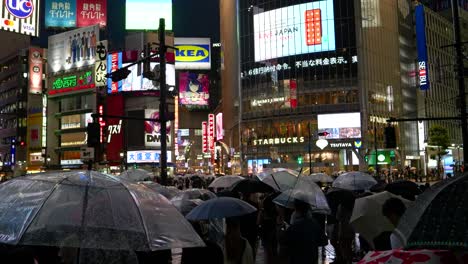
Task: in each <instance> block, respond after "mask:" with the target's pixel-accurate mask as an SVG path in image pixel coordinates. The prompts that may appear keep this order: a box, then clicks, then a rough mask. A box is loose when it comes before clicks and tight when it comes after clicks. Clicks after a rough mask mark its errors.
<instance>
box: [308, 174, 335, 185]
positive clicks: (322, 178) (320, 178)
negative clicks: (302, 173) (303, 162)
mask: <svg viewBox="0 0 468 264" xmlns="http://www.w3.org/2000/svg"><path fill="white" fill-rule="evenodd" d="M309 177H310V178H312V180H313V181H314V182H321V183H330V182H333V178H332V177H330V176H328V175H327V174H325V173H312V174H310V175H309Z"/></svg>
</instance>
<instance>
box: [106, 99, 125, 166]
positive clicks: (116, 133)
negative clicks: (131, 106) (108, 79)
mask: <svg viewBox="0 0 468 264" xmlns="http://www.w3.org/2000/svg"><path fill="white" fill-rule="evenodd" d="M106 114H107V115H115V116H122V115H124V114H125V113H124V98H123V95H122V94H116V95H112V96H107V97H106ZM106 125H107V129H106V133H107V143H108V144H107V149H106V152H107V160H109V161H118V160H120V152H121V151H122V149H123V142H124V131H123V127H122V125H123V124H122V119H117V118H109V119H108V120H107V123H106Z"/></svg>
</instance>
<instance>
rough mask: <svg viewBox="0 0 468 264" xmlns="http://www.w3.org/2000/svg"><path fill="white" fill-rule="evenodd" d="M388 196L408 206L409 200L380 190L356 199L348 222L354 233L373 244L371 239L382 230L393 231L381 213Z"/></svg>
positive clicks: (392, 227)
mask: <svg viewBox="0 0 468 264" xmlns="http://www.w3.org/2000/svg"><path fill="white" fill-rule="evenodd" d="M390 198H398V199H400V200H402V201H403V203H405V204H406V206H408V205H409V204H411V201H409V200H406V199H403V198H402V197H401V196H397V195H394V194H392V193H390V192H387V191H385V192H381V193H377V194H374V195H370V196H366V197H362V198H358V199H356V201H355V202H354V209H353V214H352V216H351V219H350V221H349V222H350V224H351V225H352V226H353V227H354V230H355V231H356V233H359V234H360V235H362V236H363V237H364V238H365V239H366V240H367V242H369V244H371V245H372V246H373V245H374V243H373V240H374V238H375V237H376V236H378V235H380V234H381V233H382V232H384V231H393V229H395V227H394V226H393V225H392V224H391V223H390V221H389V220H388V219H387V217H385V216H384V215H383V214H382V206H383V204H384V203H385V201H387V200H388V199H390Z"/></svg>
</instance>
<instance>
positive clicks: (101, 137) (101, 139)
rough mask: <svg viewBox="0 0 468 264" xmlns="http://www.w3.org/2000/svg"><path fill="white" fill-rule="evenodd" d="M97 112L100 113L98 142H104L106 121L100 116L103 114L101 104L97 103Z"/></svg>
mask: <svg viewBox="0 0 468 264" xmlns="http://www.w3.org/2000/svg"><path fill="white" fill-rule="evenodd" d="M98 113H99V115H101V117H99V128H100V129H99V142H100V143H104V127H105V126H106V121H104V118H102V115H104V106H103V105H99V107H98Z"/></svg>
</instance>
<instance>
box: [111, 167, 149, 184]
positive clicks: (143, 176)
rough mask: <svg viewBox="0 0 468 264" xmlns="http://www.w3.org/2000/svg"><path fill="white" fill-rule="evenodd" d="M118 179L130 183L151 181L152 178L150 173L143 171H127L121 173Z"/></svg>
mask: <svg viewBox="0 0 468 264" xmlns="http://www.w3.org/2000/svg"><path fill="white" fill-rule="evenodd" d="M119 177H120V178H122V179H125V180H127V181H130V182H140V181H148V180H151V178H153V177H154V176H153V174H152V173H151V172H149V171H147V170H144V169H128V170H126V171H123V172H122V173H121V174H120V175H119Z"/></svg>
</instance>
